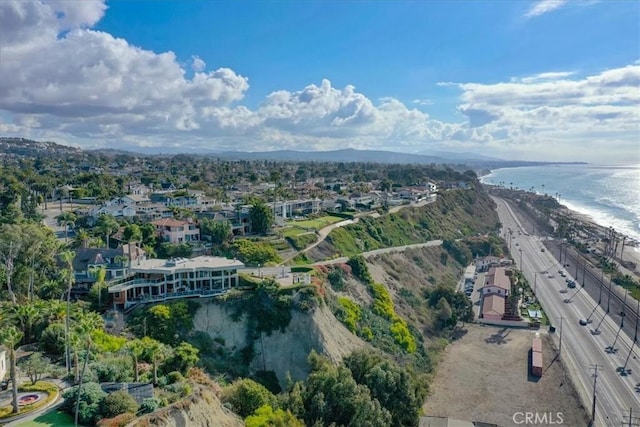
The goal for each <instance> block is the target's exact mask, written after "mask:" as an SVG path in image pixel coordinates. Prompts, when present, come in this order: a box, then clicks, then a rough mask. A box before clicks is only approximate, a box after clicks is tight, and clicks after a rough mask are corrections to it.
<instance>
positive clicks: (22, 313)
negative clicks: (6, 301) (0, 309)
mask: <svg viewBox="0 0 640 427" xmlns="http://www.w3.org/2000/svg"><path fill="white" fill-rule="evenodd" d="M43 314H44V307H43V306H42V304H39V303H25V304H20V305H14V306H13V307H11V308H10V313H9V317H11V318H12V319H14V320H16V321H17V322H18V323H19V325H20V330H21V332H22V334H23V336H24V340H25V343H27V344H29V343H31V338H32V332H33V327H34V325H35V324H36V323H37V322H38V321H40V320H42V318H43Z"/></svg>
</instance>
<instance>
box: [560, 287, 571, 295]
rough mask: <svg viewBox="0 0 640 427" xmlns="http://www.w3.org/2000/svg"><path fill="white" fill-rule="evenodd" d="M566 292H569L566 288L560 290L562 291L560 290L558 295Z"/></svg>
mask: <svg viewBox="0 0 640 427" xmlns="http://www.w3.org/2000/svg"><path fill="white" fill-rule="evenodd" d="M567 292H569V291H568V290H567V288H562V289H560V293H561V294H566V293H567Z"/></svg>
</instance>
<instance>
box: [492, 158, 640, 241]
mask: <svg viewBox="0 0 640 427" xmlns="http://www.w3.org/2000/svg"><path fill="white" fill-rule="evenodd" d="M480 181H481V182H483V183H485V184H494V185H503V186H505V187H513V188H516V187H517V188H519V189H521V190H528V191H533V192H536V193H539V194H548V195H550V196H553V197H558V198H559V200H560V203H561V204H563V205H565V206H566V207H568V208H569V209H571V210H574V211H576V212H580V213H582V214H585V215H588V216H589V217H591V219H592V220H593V221H594V222H595V223H597V224H600V225H602V226H605V227H613V228H614V229H615V230H616V231H618V232H620V233H623V234H626V235H627V236H629V237H632V238H633V239H635V240H637V241H640V165H631V166H630V165H627V166H598V165H591V164H588V165H548V166H532V167H518V168H504V169H496V170H493V171H491V173H490V174H489V175H485V176H483V177H481V178H480Z"/></svg>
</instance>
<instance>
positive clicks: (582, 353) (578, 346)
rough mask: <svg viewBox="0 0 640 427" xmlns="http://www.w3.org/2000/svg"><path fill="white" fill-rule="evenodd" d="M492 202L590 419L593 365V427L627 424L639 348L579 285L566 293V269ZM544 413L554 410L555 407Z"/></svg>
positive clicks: (636, 402)
mask: <svg viewBox="0 0 640 427" xmlns="http://www.w3.org/2000/svg"><path fill="white" fill-rule="evenodd" d="M494 200H495V201H496V203H497V205H498V208H497V212H498V216H499V217H500V221H501V223H502V226H503V230H502V234H503V235H504V233H505V232H508V230H509V229H511V230H512V231H513V233H512V235H513V236H515V239H514V240H513V241H512V243H511V252H512V256H513V258H514V260H515V262H516V264H517V265H518V266H519V267H520V269H521V270H522V271H523V272H524V274H525V277H526V278H527V280H528V281H529V283H530V284H531V286H534V283H535V288H536V296H537V298H538V300H539V301H540V304H541V305H542V308H543V309H544V311H545V313H546V314H547V316H548V318H549V320H550V322H551V323H552V324H553V325H554V326H555V327H556V334H555V338H554V339H555V342H556V345H557V346H558V347H559V349H560V350H559V351H560V358H561V360H562V362H563V363H564V366H565V369H566V371H567V372H568V373H569V375H570V377H571V379H572V380H573V383H574V384H575V386H576V389H577V392H578V394H579V395H580V398H581V400H582V402H583V404H584V406H585V408H587V411H588V413H589V415H591V407H592V401H593V396H594V392H593V389H594V377H593V374H594V372H595V367H596V365H597V373H598V375H597V378H596V380H597V383H596V397H597V399H596V416H595V420H594V424H593V425H594V426H602V427H605V426H606V427H611V426H626V425H629V409H630V408H631V409H632V410H633V413H634V418H635V416H640V349H639V348H638V345H637V343H634V342H633V339H632V338H629V336H628V335H627V334H626V333H624V332H621V328H620V325H619V324H618V323H616V322H615V321H614V320H613V319H612V318H611V317H609V316H607V315H606V313H605V312H604V311H603V310H602V308H600V307H598V305H597V303H596V301H594V300H593V298H592V297H591V296H590V295H589V294H588V293H586V292H582V287H581V286H580V285H578V286H577V287H576V289H568V290H567V292H566V293H564V290H565V289H567V285H566V282H565V278H563V277H561V276H560V274H558V271H559V270H560V269H562V270H565V269H564V268H563V266H561V265H560V264H559V263H558V261H557V260H556V259H555V258H554V257H553V255H552V254H551V253H550V252H549V251H548V250H546V249H545V246H544V244H543V241H542V239H540V238H539V237H538V236H532V235H530V233H527V234H528V235H525V233H524V229H523V228H522V224H521V223H520V220H519V219H518V218H517V217H516V215H515V213H514V212H513V210H512V209H511V207H510V206H509V205H508V204H507V203H506V202H505V201H504V200H503V199H499V198H494ZM518 231H521V232H522V234H518ZM516 243H517V245H516ZM543 249H545V250H544V252H543ZM543 272H546V273H543ZM536 273H537V274H536ZM536 276H537V277H536ZM561 290H562V291H563V292H561ZM580 319H589V320H590V321H592V323H590V324H588V325H584V326H583V325H581V324H580V323H579V322H580ZM633 320H635V321H636V322H637V321H638V319H637V316H636V319H627V321H633ZM596 330H598V331H599V332H596ZM545 410H549V411H552V410H553V408H545ZM634 422H637V420H635V421H634ZM631 425H634V424H631Z"/></svg>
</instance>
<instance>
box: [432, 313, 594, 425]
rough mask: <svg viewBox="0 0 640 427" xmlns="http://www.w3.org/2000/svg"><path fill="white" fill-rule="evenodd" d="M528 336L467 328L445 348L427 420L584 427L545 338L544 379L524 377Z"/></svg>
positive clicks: (583, 413) (574, 397) (583, 414)
mask: <svg viewBox="0 0 640 427" xmlns="http://www.w3.org/2000/svg"><path fill="white" fill-rule="evenodd" d="M533 334H534V332H532V331H529V330H521V329H503V328H498V327H490V326H479V325H469V327H468V332H467V334H466V335H464V336H463V337H462V338H461V339H460V340H458V341H456V342H454V343H453V344H451V345H449V346H448V347H447V349H446V351H445V354H444V355H443V357H442V361H441V363H440V365H439V366H438V368H437V374H436V378H435V380H434V382H433V383H432V385H431V395H430V396H429V397H428V398H427V401H426V402H425V404H424V407H423V409H424V411H425V414H427V415H433V416H448V417H454V418H457V419H463V420H464V419H466V420H469V421H484V422H489V423H495V424H498V425H499V426H502V427H510V426H516V425H518V423H517V422H516V421H520V420H519V418H517V417H516V420H515V421H514V418H513V417H514V414H515V413H516V412H538V413H540V414H542V413H544V412H546V413H550V412H551V413H553V414H554V416H556V415H555V414H556V413H557V412H561V413H562V419H563V423H562V424H563V425H568V426H580V425H586V424H587V417H586V411H585V409H584V408H583V407H582V406H581V405H580V403H579V401H578V398H577V395H576V393H575V390H574V388H573V386H572V385H571V383H570V382H569V380H568V378H566V379H565V378H564V375H563V368H562V366H561V364H560V362H559V361H557V360H555V361H554V360H553V358H554V356H555V350H554V349H552V347H551V339H550V337H549V336H547V335H546V334H545V333H541V335H542V338H543V363H544V373H543V376H542V378H540V379H539V380H538V379H536V378H535V377H532V376H530V375H529V350H530V348H531V338H532V337H533Z"/></svg>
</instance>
